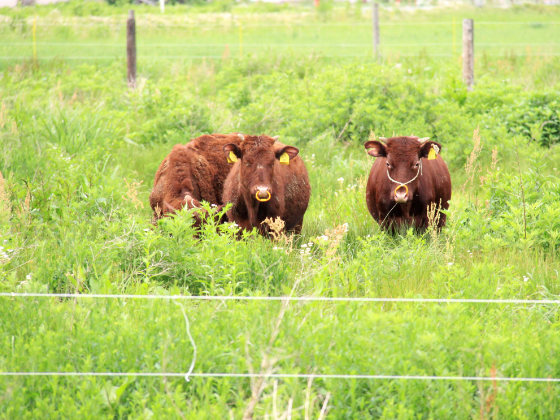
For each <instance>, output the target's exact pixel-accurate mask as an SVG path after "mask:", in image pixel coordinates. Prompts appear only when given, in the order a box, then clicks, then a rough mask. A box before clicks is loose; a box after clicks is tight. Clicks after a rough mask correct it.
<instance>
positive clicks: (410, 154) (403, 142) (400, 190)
mask: <svg viewBox="0 0 560 420" xmlns="http://www.w3.org/2000/svg"><path fill="white" fill-rule="evenodd" d="M434 145H435V146H437V148H436V149H437V150H438V151H439V150H441V145H440V144H439V143H436V142H433V141H427V142H424V143H420V142H419V141H418V138H417V137H396V138H391V139H388V140H387V144H384V143H382V142H379V141H367V142H365V143H364V147H365V148H366V150H367V151H368V152H367V153H368V154H369V155H370V156H374V157H379V158H384V162H383V163H384V164H385V165H386V166H387V173H388V178H389V182H390V185H391V200H393V201H395V202H397V203H406V202H407V201H410V200H412V198H413V197H414V196H415V195H417V194H416V193H417V191H418V182H419V179H420V177H421V176H422V168H421V165H422V158H427V157H428V156H429V153H430V150H432V148H434ZM404 184H406V185H404Z"/></svg>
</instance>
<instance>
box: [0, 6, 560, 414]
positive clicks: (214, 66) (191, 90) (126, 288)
mask: <svg viewBox="0 0 560 420" xmlns="http://www.w3.org/2000/svg"><path fill="white" fill-rule="evenodd" d="M74 5H75V4H74ZM60 7H61V9H60V14H61V15H62V16H63V17H65V18H68V19H71V18H72V16H73V13H74V12H72V9H71V7H74V6H73V4H72V3H70V4H69V5H63V6H60ZM88 7H89V6H88ZM99 7H100V9H99V10H100V12H99V14H101V15H109V14H110V13H109V12H110V11H111V10H113V9H109V8H108V6H102V5H100V6H99ZM255 7H257V6H255ZM53 9H54V8H53V7H52V6H49V7H48V8H45V9H41V8H38V9H31V8H30V9H23V10H16V12H17V13H20V17H22V18H24V17H25V18H27V17H30V16H32V15H33V14H34V13H37V14H38V15H40V16H42V17H41V19H43V18H44V19H51V18H52V16H51V15H50V14H52V13H54V12H53ZM115 10H117V11H120V12H119V13H121V14H122V12H123V10H124V8H123V9H119V8H116V9H115ZM136 10H137V11H138V12H139V13H140V12H142V13H143V11H144V10H145V9H143V8H137V9H136ZM150 10H151V9H150ZM186 10H190V11H191V12H192V13H194V11H193V10H194V9H187V8H184V9H182V8H177V9H176V10H175V14H174V19H177V20H179V19H182V18H183V17H184V16H183V15H182V13H183V12H185V16H188V18H189V19H190V18H192V15H191V14H190V12H189V13H186ZM235 10H238V9H237V8H234V11H235ZM342 10H344V9H342ZM545 10H546V11H545ZM16 12H9V13H16ZM296 12H297V13H295V12H293V11H284V12H281V13H276V14H274V19H276V20H278V21H282V20H284V21H287V22H297V19H299V18H301V16H302V13H303V12H305V10H303V9H298V10H296ZM335 12H336V10H335V11H333V12H332V13H331V12H328V13H326V14H324V15H318V16H317V17H316V19H317V21H318V22H323V23H340V22H341V21H348V22H349V21H351V19H350V18H352V19H354V20H353V21H364V22H365V21H366V20H365V19H366V17H365V15H364V16H363V17H362V16H361V15H357V16H356V15H352V16H342V15H341V14H340V13H339V14H338V15H337V14H336V13H335ZM339 12H340V10H339ZM350 12H352V13H353V11H352V10H349V11H348V13H350ZM9 13H8V12H6V14H7V15H8V14H9ZM197 13H198V12H197ZM364 13H365V12H364ZM389 13H390V12H387V15H386V17H387V18H388V17H389V16H390V14H389ZM395 13H396V12H395ZM454 13H455V12H454V11H441V10H437V11H433V12H424V13H418V14H416V15H414V16H405V17H406V18H407V19H411V20H413V19H415V20H425V21H428V20H433V21H447V20H450V18H452V17H453V16H454ZM472 13H478V14H481V15H483V17H484V19H485V20H493V21H502V20H503V21H507V20H515V21H524V22H531V21H535V20H539V21H541V20H547V19H548V20H549V21H554V20H560V19H558V16H557V12H556V9H554V8H550V9H540V8H534V9H533V8H527V9H522V10H521V11H520V10H519V9H514V10H507V11H498V10H490V11H472ZM140 14H141V13H140ZM238 14H239V15H241V14H242V13H241V11H239V13H238ZM246 15H247V16H246V18H247V19H254V20H258V16H257V15H250V14H249V13H246ZM459 15H460V13H459V12H457V15H456V16H459ZM10 16H12V15H10ZM236 16H237V15H236ZM263 16H264V15H263ZM266 16H267V18H268V17H269V16H271V15H266ZM298 16H299V17H298ZM141 17H142V19H145V20H146V21H150V20H153V21H155V20H156V18H157V19H159V18H160V17H159V16H157V15H155V16H152V15H149V14H146V15H145V16H141ZM215 18H216V15H212V14H208V15H203V14H202V17H201V19H207V20H211V19H215ZM397 18H398V16H397V17H395V19H397ZM313 19H315V17H313ZM481 19H482V17H481ZM295 26H296V25H295V24H294V25H293V27H295ZM554 27H556V26H554ZM403 28H404V27H403ZM403 28H399V27H398V26H396V27H395V29H396V30H398V31H402V33H401V32H398V33H397V34H395V37H397V36H401V35H402V36H404V35H403V34H405V33H406V31H405V30H404V29H403ZM551 28H553V27H552V25H551V26H550V27H549V29H551ZM363 29H364V36H366V34H367V31H366V29H367V28H366V27H364V28H363ZM236 30H238V29H236V28H235V27H234V28H232V30H231V33H229V34H228V32H227V31H226V32H224V33H223V34H222V35H212V36H215V37H216V39H218V40H223V39H227V36H231V37H232V39H233V38H234V37H235V36H236V33H235V31H236ZM252 30H253V29H248V32H247V37H248V38H247V39H250V37H251V36H252V35H251V31H252ZM293 30H295V29H293ZM298 30H300V29H298ZM313 30H315V29H311V28H307V29H305V28H301V31H302V34H307V35H309V33H312V31H313ZM433 30H434V31H435V30H436V29H433ZM449 30H450V29H449ZM535 30H536V29H535ZM544 30H545V29H543V31H544ZM546 30H548V29H546ZM360 31H361V29H360V27H357V30H356V31H355V32H354V33H353V34H352V36H353V37H355V38H356V39H357V38H358V37H360V36H361V35H360V33H361V32H360ZM399 33H400V34H401V35H399ZM244 34H245V33H244ZM256 34H257V32H256V29H255V35H254V36H256ZM427 34H429V32H427V33H426V36H427V37H428V35H427ZM43 35H45V36H46V35H47V33H44V34H43ZM51 35H52V36H53V38H52V39H62V40H63V41H65V42H66V41H68V40H70V39H72V40H74V38H75V37H74V35H73V32H69V33H68V34H67V35H64V36H63V35H60V34H59V35H57V34H54V33H53V34H50V35H49V36H51ZM160 35H161V36H162V38H161V39H163V34H160ZM160 35H157V30H156V29H154V36H160ZM307 35H306V36H307ZM323 35H324V34H323ZM323 35H320V36H323ZM331 35H332V36H333V37H334V36H335V35H336V34H330V35H329V36H331ZM10 36H13V37H14V38H15V37H16V35H15V34H12V35H10ZM25 36H27V37H28V36H29V33H28V32H25ZM113 36H114V40H117V39H122V34H120V35H119V34H113V35H110V36H105V35H104V34H99V33H98V34H95V33H94V31H93V30H92V31H91V32H89V29H88V32H86V41H87V42H95V41H96V40H101V41H103V42H105V41H106V40H107V39H108V38H111V37H113ZM119 36H120V37H121V38H118V37H119ZM166 36H170V37H171V35H166ZM173 36H174V35H173ZM208 36H210V35H208ZM367 36H369V35H367ZM406 36H409V35H406ZM441 36H442V35H441V33H438V34H435V32H434V33H432V35H429V37H430V38H429V39H431V40H433V42H439V39H438V38H440V37H441ZM507 36H510V35H507ZM512 36H520V35H519V34H514V35H512ZM552 36H553V34H552V33H549V35H547V36H546V37H544V38H543V42H545V41H546V40H547V39H551V38H552ZM267 37H269V38H267ZM278 37H279V35H278V34H275V33H274V31H272V32H270V34H269V35H263V36H262V37H261V38H262V39H263V40H264V41H266V42H269V41H271V40H274V39H280V38H278ZM410 37H411V39H420V38H418V37H415V36H413V35H410ZM504 37H506V35H504ZM333 39H334V38H333ZM426 39H428V38H426ZM101 41H100V42H101ZM228 42H229V41H228ZM247 42H248V41H247ZM290 42H292V41H290ZM294 42H295V41H294ZM539 42H540V41H539ZM232 45H233V44H232ZM25 48H27V47H25ZM14 51H15V50H14ZM53 51H54V50H53ZM16 52H17V53H18V54H22V55H26V54H29V51H28V50H25V49H23V47H21V49H18V50H17V51H16ZM102 52H103V51H102ZM160 52H161V53H162V54H163V51H160ZM231 52H232V56H231V57H230V59H228V60H203V61H196V60H194V61H182V60H178V61H173V62H166V63H164V64H162V62H159V61H149V62H148V61H147V60H146V61H145V62H142V61H140V63H141V65H140V67H139V69H140V74H139V83H138V85H139V87H138V89H136V90H135V91H131V90H129V89H128V88H127V86H126V80H125V63H124V61H122V60H115V61H111V62H98V63H96V64H94V63H84V62H82V63H76V62H73V61H72V62H66V61H64V60H56V61H54V62H53V61H44V62H43V61H40V62H39V64H38V65H35V64H33V63H32V62H30V61H21V60H20V61H19V62H17V63H4V65H3V66H4V67H3V70H2V73H0V144H2V147H1V148H0V172H1V173H2V175H3V177H4V179H5V183H4V185H3V188H0V246H1V247H2V248H1V249H0V291H2V292H46V291H50V292H68V293H83V294H87V293H109V294H117V293H130V294H139V295H144V294H160V295H172V294H180V293H183V294H211V295H218V296H220V295H254V296H262V295H264V296H281V295H286V294H289V293H291V292H292V290H293V292H294V293H295V295H298V296H308V295H312V296H340V297H363V296H368V297H407V298H411V297H418V298H477V299H557V298H558V295H560V279H559V273H560V258H559V256H558V249H559V247H560V234H559V233H558V232H560V177H559V174H558V170H559V169H560V168H559V167H558V161H559V157H560V155H559V150H558V142H559V141H560V122H559V115H560V102H559V101H558V98H557V92H558V88H559V87H560V81H559V79H558V74H560V72H559V71H558V70H559V68H560V60H559V59H558V58H555V57H534V58H532V59H531V60H528V59H526V57H523V56H521V55H519V54H505V55H500V56H498V57H493V56H490V55H487V56H486V57H481V58H480V59H479V60H477V70H476V71H477V73H476V80H477V85H476V87H475V89H474V91H472V92H467V91H466V89H465V88H464V87H463V85H462V83H461V81H460V74H461V73H460V70H461V69H460V63H458V62H457V61H456V60H455V59H450V60H449V59H442V58H441V57H440V58H438V57H435V58H434V57H431V56H430V55H429V54H420V55H417V56H415V57H400V58H398V57H396V56H394V57H392V58H391V59H390V60H386V61H385V62H384V63H380V64H379V63H374V62H372V60H371V58H368V57H366V58H357V59H345V60H337V59H329V58H321V57H317V56H311V55H309V54H307V53H306V54H302V53H301V51H296V50H294V51H293V52H289V53H279V52H278V51H277V50H274V53H269V54H260V53H259V54H253V53H252V52H249V51H248V52H247V54H246V55H245V56H244V57H243V58H242V59H240V58H237V57H236V56H235V55H236V54H234V50H233V49H232V50H231ZM103 53H105V52H103ZM95 54H98V53H95ZM220 54H221V53H220ZM397 64H398V66H397ZM477 127H478V128H479V130H480V131H479V133H480V136H481V141H482V144H483V147H482V150H481V152H480V155H479V156H478V157H477V159H475V161H474V162H475V165H474V167H473V168H474V169H473V170H472V171H469V172H466V171H465V163H466V162H467V158H468V156H469V155H470V154H471V152H472V150H473V131H474V130H476V129H477ZM370 130H373V131H375V133H376V134H377V135H385V136H390V135H392V134H393V132H394V133H396V134H410V133H414V134H417V135H421V136H430V137H431V138H434V139H436V140H437V141H438V142H440V143H441V144H442V145H443V150H442V156H443V157H444V158H445V160H446V161H447V163H448V165H449V167H450V171H451V175H452V181H453V198H452V204H451V208H450V211H449V219H448V220H449V222H448V225H447V227H446V228H445V229H444V230H443V231H442V232H441V233H437V232H433V231H431V232H428V233H426V234H424V235H418V234H414V233H413V232H412V231H404V232H401V234H398V235H395V236H391V235H388V234H386V233H384V232H381V231H380V229H379V227H378V226H377V224H376V223H375V222H374V221H373V219H372V218H371V216H370V215H369V213H368V212H367V209H366V206H365V200H364V197H365V180H366V177H367V174H368V172H369V168H370V167H371V164H372V162H373V159H372V158H370V157H368V156H367V155H366V154H365V153H364V150H363V142H364V141H365V140H366V139H367V137H368V135H369V132H370ZM231 131H241V132H247V133H268V134H271V135H277V134H279V135H280V136H281V140H282V141H283V142H286V143H287V144H293V145H295V146H297V147H298V148H300V150H301V155H302V156H303V158H304V160H305V162H306V165H307V168H308V170H309V174H310V180H311V185H312V197H311V201H310V207H309V210H308V212H307V213H306V216H305V222H304V229H303V232H302V236H301V237H298V238H293V241H292V242H287V243H286V242H283V241H282V242H279V243H273V242H271V241H269V240H265V239H263V238H260V237H259V236H257V235H255V234H249V235H247V236H246V237H245V238H244V239H243V240H240V241H238V240H236V239H235V231H234V230H233V229H231V228H230V226H228V225H225V226H221V227H216V226H212V225H208V226H206V227H205V229H204V231H203V232H201V233H199V235H198V236H196V235H195V232H194V231H193V229H192V227H191V219H190V218H189V215H188V214H181V215H180V216H178V217H176V218H173V219H166V220H164V221H162V222H161V223H160V225H158V226H157V227H154V226H153V225H152V224H151V210H150V209H149V206H148V200H147V199H148V195H149V191H150V188H151V183H152V182H153V176H154V174H155V171H156V169H157V167H158V166H159V164H160V162H161V160H162V159H163V158H164V157H165V156H166V155H167V153H169V151H170V149H171V147H172V146H173V145H174V144H176V143H185V142H187V141H188V140H189V139H190V138H192V137H195V136H197V135H200V134H202V133H207V132H231ZM494 149H495V150H497V152H496V153H497V159H498V160H497V164H495V165H494V164H493V163H492V162H493V159H492V153H493V152H492V151H493V150H494ZM518 156H519V157H518ZM471 176H472V180H471V181H469V182H467V180H468V179H470V178H471ZM520 176H521V179H520ZM521 180H522V183H523V189H522V188H521V183H520V181H521ZM140 182H141V183H140ZM138 183H140V184H138ZM524 205H525V210H526V214H525V216H524V212H523V208H524ZM344 223H348V232H346V233H345V234H344V235H343V237H342V239H341V240H340V241H338V240H337V239H335V238H332V237H331V238H329V240H328V241H326V242H325V241H323V240H321V239H320V238H319V237H320V236H322V235H324V234H325V231H326V230H332V229H334V228H336V227H339V226H341V225H343V224H344ZM525 228H526V234H525ZM309 242H312V243H313V245H312V246H311V247H306V248H302V245H304V244H308V243H309ZM307 249H310V251H306V250H307ZM301 251H303V254H302V253H301ZM333 251H335V252H333ZM1 299H2V304H1V305H0V321H1V322H0V371H2V372H7V371H61V372H88V371H91V372H108V371H113V372H137V373H138V372H186V371H187V370H188V368H189V366H190V363H191V360H192V347H191V345H190V342H189V340H188V337H187V335H186V332H185V324H184V320H183V317H182V314H181V311H180V309H179V308H178V307H177V306H175V305H173V304H172V303H171V302H169V301H159V300H158V301H142V300H132V299H129V300H123V299H112V300H109V299H96V300H93V299H91V300H90V299H53V298H1ZM183 305H184V307H185V309H186V312H187V314H188V316H189V319H190V322H191V332H192V334H193V337H194V340H195V342H196V345H197V347H198V357H197V362H196V365H195V372H218V373H219V372H222V373H242V372H250V371H254V372H259V371H260V370H261V369H266V366H265V367H264V368H263V367H262V365H263V361H265V365H267V364H268V366H269V367H271V368H273V369H275V372H277V373H302V374H309V373H317V374H320V373H324V374H379V375H438V376H488V377H491V376H497V377H542V378H547V377H555V378H556V377H560V366H559V364H558V362H557V357H556V353H557V351H556V349H557V348H558V345H559V344H560V343H558V337H560V335H559V334H558V328H559V321H560V319H559V316H558V307H557V305H534V304H531V305H529V304H525V305H519V304H517V305H511V304H510V305H504V304H500V305H490V304H412V303H398V304H397V303H394V304H387V303H385V304H381V303H356V302H353V303H328V302H314V303H294V302H292V303H290V305H289V306H288V308H287V310H286V312H285V315H284V316H283V318H282V319H281V322H280V323H278V316H279V313H280V312H281V304H280V303H279V302H227V303H225V302H198V303H193V302H185V303H183ZM276 325H279V326H278V328H276V327H275V326H276ZM274 384H275V381H274V380H268V381H266V384H265V385H266V386H265V387H264V388H263V392H262V395H260V397H259V398H258V400H257V402H256V405H255V411H254V418H271V419H272V418H275V416H274V413H275V412H278V413H280V415H281V414H282V413H286V410H287V409H288V404H289V401H290V399H291V400H292V405H293V412H292V418H294V419H296V418H301V419H305V418H318V416H319V412H320V410H321V407H322V405H323V403H324V401H325V399H326V396H327V394H328V395H329V403H328V406H329V412H328V418H340V419H353V418H378V419H395V418H399V419H416V418H435V419H455V418H460V419H463V418H464V419H470V418H478V419H481V418H496V419H497V418H507V419H534V418H540V419H550V418H556V417H558V414H559V412H560V406H559V403H558V398H556V395H557V394H558V391H559V390H560V389H559V386H558V385H557V384H546V383H522V382H519V383H513V382H512V383H506V382H496V383H493V382H492V381H490V382H481V383H479V382H476V381H461V382H458V381H457V382H450V381H404V380H345V379H329V380H322V379H315V380H314V381H312V382H311V383H308V382H307V381H306V380H298V379H279V380H278V383H277V384H276V385H274ZM255 387H256V385H255V382H254V381H251V380H249V379H240V378H212V379H209V378H192V379H191V381H190V382H188V383H187V382H185V381H184V379H183V378H167V379H162V378H147V377H141V376H136V377H133V378H130V379H128V380H127V379H125V378H102V377H95V378H94V377H87V378H85V377H70V378H56V377H0V417H1V418H10V419H11V418H23V419H25V418H29V419H33V418H92V419H93V418H95V419H98V418H146V419H147V418H193V419H194V418H196V419H198V418H209V419H214V418H242V416H243V413H244V412H245V410H246V407H247V406H248V405H249V403H250V401H251V399H252V391H253V389H254V388H255ZM275 406H276V409H275V408H274V407H275ZM306 413H307V414H306Z"/></svg>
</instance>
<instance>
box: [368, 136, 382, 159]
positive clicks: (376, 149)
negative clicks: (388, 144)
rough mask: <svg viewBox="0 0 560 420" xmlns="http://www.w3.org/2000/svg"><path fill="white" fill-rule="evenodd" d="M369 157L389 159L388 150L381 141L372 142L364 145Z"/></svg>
mask: <svg viewBox="0 0 560 420" xmlns="http://www.w3.org/2000/svg"><path fill="white" fill-rule="evenodd" d="M364 147H365V148H366V150H367V153H368V155H370V156H373V157H387V149H385V145H384V144H383V143H381V142H380V141H376V140H370V141H366V142H365V143H364Z"/></svg>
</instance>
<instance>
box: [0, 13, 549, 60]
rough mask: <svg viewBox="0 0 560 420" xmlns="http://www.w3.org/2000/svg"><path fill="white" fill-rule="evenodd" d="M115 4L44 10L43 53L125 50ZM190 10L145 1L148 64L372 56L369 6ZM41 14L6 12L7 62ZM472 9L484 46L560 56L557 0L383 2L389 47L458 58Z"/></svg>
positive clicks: (97, 54)
mask: <svg viewBox="0 0 560 420" xmlns="http://www.w3.org/2000/svg"><path fill="white" fill-rule="evenodd" d="M62 7H63V9H62V10H64V6H62ZM39 10H42V9H39ZM114 10H115V9H114V8H111V7H110V6H104V7H103V8H102V11H101V12H100V13H99V14H101V15H102V16H100V17H98V18H97V19H96V20H91V19H89V18H82V17H69V16H65V15H64V14H61V12H60V11H59V10H58V9H55V10H53V11H52V12H50V13H48V14H45V13H44V12H43V13H41V14H40V16H39V17H37V18H36V24H37V30H36V42H37V57H38V59H39V60H42V61H44V60H52V59H66V60H68V61H69V62H71V63H74V64H77V63H81V62H84V61H102V62H110V61H113V60H119V59H121V60H122V59H124V58H125V53H126V48H125V46H126V13H122V11H121V13H120V14H116V15H115V14H112V13H111V15H110V16H103V14H105V13H109V12H113V11H114ZM117 10H118V9H117ZM182 10H183V11H184V8H182V7H179V6H178V7H172V8H170V9H169V13H170V14H171V15H163V16H161V15H157V14H152V13H153V11H152V9H150V10H146V8H145V7H140V8H137V10H136V12H137V26H138V28H137V42H138V57H139V63H140V64H141V65H142V64H144V63H147V62H152V61H154V60H158V61H159V60H163V61H168V60H174V61H177V60H193V59H195V60H197V59H200V58H202V57H210V58H213V59H222V58H223V57H225V58H227V57H239V56H240V55H242V54H244V55H246V54H255V55H259V56H261V57H262V56H263V55H264V56H267V55H271V54H285V53H294V54H298V55H299V54H315V55H319V56H325V57H333V56H334V57H338V58H339V59H341V58H344V57H371V56H372V29H371V17H370V16H371V13H370V11H369V8H368V7H361V6H358V5H355V6H351V5H349V6H347V7H341V6H337V7H336V8H335V9H333V10H331V11H327V12H324V13H320V12H314V11H313V10H311V9H309V8H308V9H307V10H305V9H302V10H300V11H294V12H292V13H290V14H282V13H266V14H259V13H243V10H244V9H243V7H238V8H236V9H235V10H234V11H232V12H231V13H227V14H223V13H222V14H199V13H185V14H182V13H181V11H182ZM188 10H192V8H190V9H188ZM237 10H239V13H237V12H236V11H237ZM33 18H34V16H33V14H32V9H30V10H26V12H25V16H22V14H21V13H14V12H7V13H6V16H5V23H4V25H2V26H0V36H1V37H2V43H1V44H0V56H2V62H3V63H2V65H6V64H12V63H14V62H18V60H19V61H21V57H27V58H32V57H33V29H32V28H33ZM464 18H473V19H474V20H475V27H476V32H475V38H476V51H475V52H476V54H477V55H480V56H482V55H489V56H496V55H500V56H501V55H503V54H504V53H507V54H516V55H523V56H526V57H528V58H527V59H528V60H531V59H532V57H534V56H539V55H560V49H559V45H558V43H555V42H554V40H555V39H558V37H559V36H560V24H559V21H558V9H557V8H555V7H552V8H550V7H549V8H524V9H521V10H520V9H517V8H514V9H511V10H507V11H497V10H495V9H484V10H478V9H474V8H459V9H443V10H441V9H440V10H434V11H427V12H418V11H417V12H406V11H400V10H398V9H394V8H387V9H383V10H382V12H381V16H380V23H381V52H382V54H383V55H384V56H385V57H386V59H387V60H389V61H394V60H395V59H397V60H398V59H399V57H402V56H410V55H413V56H416V55H418V54H428V55H430V56H432V57H437V56H440V57H454V58H456V59H458V58H459V56H460V54H461V48H462V43H461V34H462V27H461V24H462V23H461V22H462V19H464ZM240 25H241V26H242V28H241V29H240ZM241 44H242V46H241ZM12 57H15V58H12Z"/></svg>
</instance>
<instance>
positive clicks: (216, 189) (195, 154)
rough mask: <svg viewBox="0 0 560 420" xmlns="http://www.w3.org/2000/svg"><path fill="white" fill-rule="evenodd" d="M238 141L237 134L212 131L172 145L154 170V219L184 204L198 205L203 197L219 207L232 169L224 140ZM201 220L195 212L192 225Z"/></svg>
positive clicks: (170, 212) (152, 195) (151, 196)
mask: <svg viewBox="0 0 560 420" xmlns="http://www.w3.org/2000/svg"><path fill="white" fill-rule="evenodd" d="M240 142H241V137H239V135H238V134H211V135H203V136H200V137H197V138H195V139H193V140H191V141H190V142H189V143H187V144H185V145H183V144H177V145H175V146H174V147H173V150H171V153H169V155H168V156H167V157H166V158H165V159H164V160H163V162H162V163H161V165H160V167H159V169H158V170H157V172H156V178H155V180H154V188H153V190H152V193H151V194H150V205H151V206H152V209H153V210H154V219H155V220H157V219H159V218H161V217H163V216H164V215H166V214H172V213H175V212H176V211H178V210H180V209H182V208H183V207H185V206H187V208H189V209H192V208H198V207H200V201H202V200H204V201H207V202H209V203H210V204H214V205H216V206H218V209H221V207H222V204H223V202H222V192H223V186H224V181H225V180H226V177H227V176H228V174H229V171H230V169H231V166H230V165H229V164H228V163H227V162H226V160H225V159H224V152H223V151H222V150H223V147H224V145H226V144H235V145H237V144H239V143H240ZM200 222H201V220H200V216H199V215H196V214H195V226H200Z"/></svg>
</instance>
